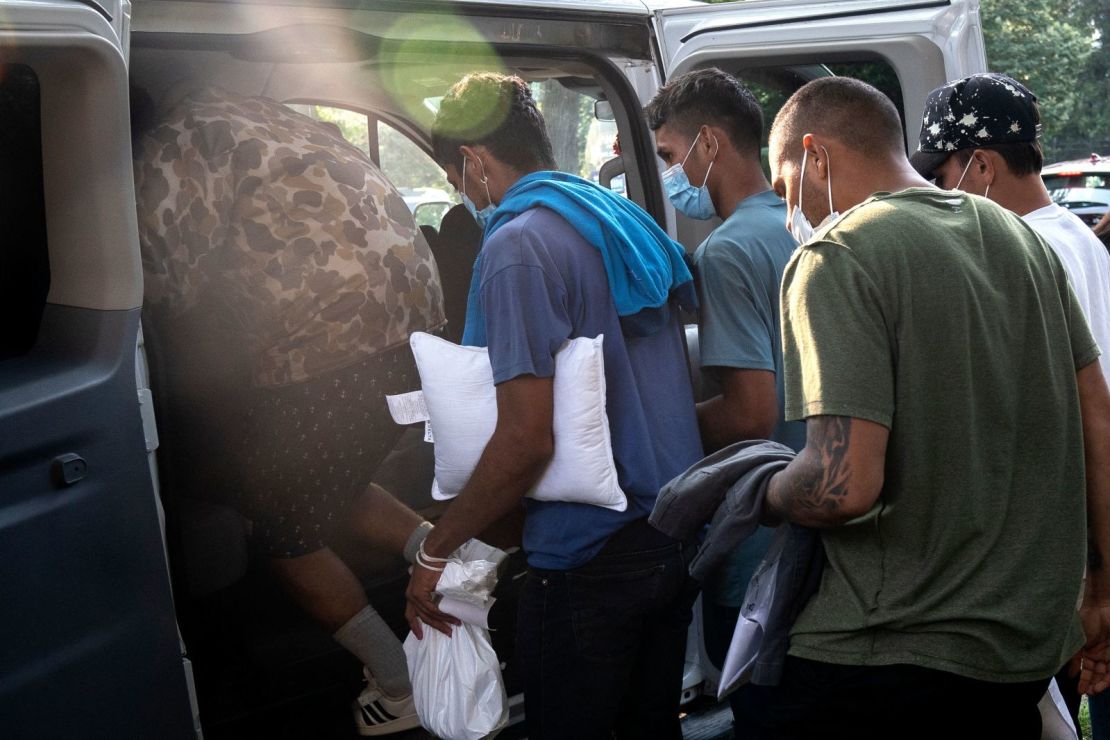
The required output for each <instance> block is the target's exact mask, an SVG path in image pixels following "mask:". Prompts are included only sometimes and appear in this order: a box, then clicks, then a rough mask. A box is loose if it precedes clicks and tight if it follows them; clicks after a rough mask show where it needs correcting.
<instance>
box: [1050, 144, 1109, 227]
mask: <svg viewBox="0 0 1110 740" xmlns="http://www.w3.org/2000/svg"><path fill="white" fill-rule="evenodd" d="M1041 177H1042V178H1044V184H1045V187H1046V188H1048V192H1049V194H1050V195H1051V196H1052V200H1053V201H1055V202H1056V203H1058V204H1060V205H1061V206H1063V207H1064V208H1067V209H1068V210H1069V211H1071V212H1072V213H1074V214H1075V215H1076V216H1079V218H1081V219H1082V220H1083V223H1085V224H1087V225H1088V226H1091V227H1092V228H1093V227H1094V225H1095V224H1097V223H1098V222H1099V219H1101V218H1102V217H1103V215H1104V214H1105V213H1106V212H1107V211H1108V210H1110V157H1100V156H1099V155H1097V154H1092V155H1091V156H1090V157H1088V158H1087V159H1073V160H1069V161H1067V162H1057V163H1056V164H1050V165H1048V166H1047V167H1045V168H1044V169H1043V170H1041Z"/></svg>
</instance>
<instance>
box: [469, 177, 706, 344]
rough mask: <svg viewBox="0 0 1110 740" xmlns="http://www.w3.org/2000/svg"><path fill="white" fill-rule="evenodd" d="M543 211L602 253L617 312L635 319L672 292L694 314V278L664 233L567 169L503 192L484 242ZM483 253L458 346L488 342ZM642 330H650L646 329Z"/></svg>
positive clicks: (647, 323)
mask: <svg viewBox="0 0 1110 740" xmlns="http://www.w3.org/2000/svg"><path fill="white" fill-rule="evenodd" d="M533 208H547V209H549V210H552V211H554V212H555V213H557V214H559V215H560V216H562V217H563V218H564V219H566V221H567V222H568V223H569V224H571V226H573V227H574V228H575V230H576V231H578V233H579V234H581V235H582V238H583V239H585V240H586V241H587V242H589V243H590V244H592V245H593V246H595V247H597V249H598V250H600V251H601V258H602V261H603V262H604V264H605V274H606V275H607V276H608V278H609V289H610V291H611V292H612V294H613V302H614V303H615V304H616V307H617V314H618V315H619V316H621V317H622V319H623V318H626V317H633V316H636V315H637V314H640V313H641V312H644V311H648V312H650V311H652V310H653V309H662V308H664V307H665V306H666V304H667V301H668V299H669V298H670V297H671V294H672V293H674V294H675V298H676V299H677V300H678V301H679V304H680V305H681V306H682V307H683V308H685V309H687V310H690V311H693V310H696V308H697V298H696V294H695V292H694V287H693V286H694V283H693V276H692V275H691V274H690V268H688V267H687V266H686V262H685V260H684V255H685V251H684V250H683V248H682V245H681V244H679V243H678V242H676V241H674V240H673V239H671V238H670V237H669V236H667V233H666V232H665V231H663V229H661V228H659V225H658V224H656V223H655V221H654V220H653V219H652V218H651V216H649V215H648V213H647V212H646V211H644V209H642V208H640V207H639V206H638V205H636V204H635V203H633V202H632V201H630V200H628V199H627V198H624V197H622V196H620V195H617V194H616V193H614V192H612V191H611V190H608V189H606V188H603V187H601V186H600V185H597V184H596V183H593V182H590V181H589V180H584V179H582V178H581V177H576V176H574V175H569V174H567V173H565V172H554V171H542V172H533V173H532V174H530V175H526V176H524V177H522V178H521V179H520V180H518V181H517V182H516V184H514V185H513V186H512V187H511V188H509V190H508V191H507V192H506V193H505V197H504V198H502V199H501V203H500V205H498V206H497V210H495V211H494V212H493V215H492V216H490V220H489V222H488V223H487V224H486V230H485V235H484V236H483V239H482V241H483V244H484V243H485V242H486V241H487V240H488V239H489V238H490V236H492V235H493V234H494V233H495V232H496V231H497V230H498V229H499V228H501V227H502V226H504V225H505V224H507V223H508V222H509V221H511V220H512V219H514V218H516V217H517V216H519V215H520V214H522V213H524V212H525V211H528V210H531V209H533ZM481 266H482V254H481V253H479V254H478V259H477V261H476V262H475V263H474V275H473V277H472V278H471V282H470V294H469V296H468V298H467V306H466V328H465V330H464V332H463V344H467V345H471V346H480V347H482V346H485V345H486V322H485V314H484V311H483V310H482V305H481V292H480V288H481V277H480V273H481ZM663 323H664V322H661V321H654V320H651V319H650V318H647V319H646V320H645V318H644V317H640V320H638V321H635V322H629V323H627V324H625V325H626V326H635V327H636V331H637V332H639V333H651V332H652V331H654V330H655V329H657V328H658V327H659V326H662V325H663ZM643 327H651V328H650V329H647V330H646V331H645V330H644V329H643Z"/></svg>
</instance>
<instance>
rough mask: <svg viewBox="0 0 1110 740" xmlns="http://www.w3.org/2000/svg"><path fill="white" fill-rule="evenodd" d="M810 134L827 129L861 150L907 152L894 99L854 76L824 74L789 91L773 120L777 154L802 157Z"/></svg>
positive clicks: (783, 158)
mask: <svg viewBox="0 0 1110 740" xmlns="http://www.w3.org/2000/svg"><path fill="white" fill-rule="evenodd" d="M805 134H822V135H824V136H827V137H829V138H831V139H836V140H837V141H839V142H840V143H842V144H843V145H844V146H846V147H848V148H850V149H854V150H856V151H858V152H860V153H865V154H866V153H869V152H874V153H876V154H881V155H883V156H885V155H886V154H888V153H893V152H895V151H898V152H901V153H902V154H905V141H904V139H903V136H902V120H901V119H900V118H899V117H898V109H897V108H895V107H894V103H892V102H891V101H890V98H888V97H887V96H886V95H884V94H883V93H881V92H879V91H878V90H876V89H875V88H873V87H871V85H868V84H867V83H866V82H860V81H859V80H855V79H852V78H851V77H821V78H819V79H816V80H813V81H812V82H809V83H807V84H806V85H804V86H802V87H801V88H799V89H798V91H797V92H795V93H794V94H793V95H792V96H790V99H789V100H787V101H786V105H784V106H783V107H782V110H780V111H779V114H778V115H777V116H775V122H774V124H772V126H771V137H770V138H771V141H770V143H771V156H772V158H777V159H778V161H780V162H783V161H786V162H797V161H799V160H800V159H801V157H802V136H804V135H805Z"/></svg>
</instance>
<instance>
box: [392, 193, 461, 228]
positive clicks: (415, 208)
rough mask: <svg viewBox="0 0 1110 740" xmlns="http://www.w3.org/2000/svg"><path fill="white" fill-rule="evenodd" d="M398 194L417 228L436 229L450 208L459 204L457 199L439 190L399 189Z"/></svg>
mask: <svg viewBox="0 0 1110 740" xmlns="http://www.w3.org/2000/svg"><path fill="white" fill-rule="evenodd" d="M400 192H401V199H402V200H404V201H405V205H406V206H408V207H409V210H410V211H412V216H413V218H414V219H415V220H416V225H417V226H432V227H437V228H438V227H439V223H440V222H441V221H442V220H443V217H444V216H445V215H446V214H447V211H449V210H450V209H451V206H453V205H455V204H456V203H458V202H459V200H458V198H455V197H453V196H452V195H451V194H450V193H448V192H447V191H446V190H440V189H439V188H401V189H400Z"/></svg>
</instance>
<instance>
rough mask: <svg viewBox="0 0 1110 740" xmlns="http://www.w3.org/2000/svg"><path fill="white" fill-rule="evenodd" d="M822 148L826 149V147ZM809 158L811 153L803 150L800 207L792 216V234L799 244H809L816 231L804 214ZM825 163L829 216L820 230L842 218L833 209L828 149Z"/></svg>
mask: <svg viewBox="0 0 1110 740" xmlns="http://www.w3.org/2000/svg"><path fill="white" fill-rule="evenodd" d="M821 148H822V149H825V147H821ZM808 157H809V151H808V150H807V149H802V172H801V174H800V175H799V176H798V207H797V208H795V209H794V212H793V213H792V214H790V233H791V234H793V235H794V238H795V239H796V240H797V242H798V244H805V243H806V242H808V241H809V240H810V239H812V238H813V234H814V232H815V231H816V229H814V228H813V224H811V223H810V222H809V219H808V218H806V217H805V214H804V213H803V212H802V191H803V190H805V180H806V159H807V158H808ZM825 163H826V165H827V169H828V172H829V215H828V216H825V218H824V219H822V220H821V223H819V224H817V228H818V229H820V228H823V227H824V226H825V225H826V224H829V223H831V222H833V221H835V220H836V219H838V218H840V214H839V213H837V211H836V210H835V209H834V208H833V200H832V160H831V159H829V150H828V149H825Z"/></svg>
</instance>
